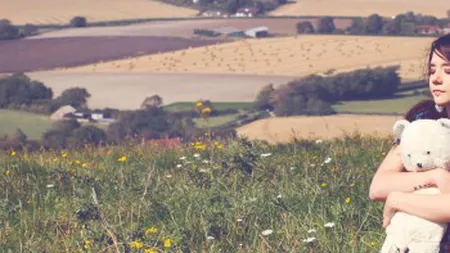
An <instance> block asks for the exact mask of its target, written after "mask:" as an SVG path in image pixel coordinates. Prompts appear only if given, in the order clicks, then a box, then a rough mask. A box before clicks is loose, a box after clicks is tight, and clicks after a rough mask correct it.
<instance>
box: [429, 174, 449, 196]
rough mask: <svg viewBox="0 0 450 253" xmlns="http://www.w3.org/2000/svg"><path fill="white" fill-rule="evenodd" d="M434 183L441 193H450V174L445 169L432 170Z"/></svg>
mask: <svg viewBox="0 0 450 253" xmlns="http://www.w3.org/2000/svg"><path fill="white" fill-rule="evenodd" d="M431 173H433V175H432V177H433V183H434V185H436V187H437V188H439V190H440V191H441V193H450V172H448V171H446V170H444V169H435V170H432V171H431Z"/></svg>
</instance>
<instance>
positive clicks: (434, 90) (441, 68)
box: [429, 52, 450, 106]
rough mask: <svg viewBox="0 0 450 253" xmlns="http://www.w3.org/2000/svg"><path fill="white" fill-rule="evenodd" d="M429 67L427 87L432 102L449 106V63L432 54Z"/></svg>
mask: <svg viewBox="0 0 450 253" xmlns="http://www.w3.org/2000/svg"><path fill="white" fill-rule="evenodd" d="M429 67H430V69H429V74H430V76H429V77H430V78H429V86H430V91H431V94H432V95H433V99H434V102H435V103H436V104H438V105H441V106H450V62H449V61H448V60H445V58H444V57H442V56H441V55H440V54H439V53H436V52H434V53H433V55H432V57H431V62H430V66H429Z"/></svg>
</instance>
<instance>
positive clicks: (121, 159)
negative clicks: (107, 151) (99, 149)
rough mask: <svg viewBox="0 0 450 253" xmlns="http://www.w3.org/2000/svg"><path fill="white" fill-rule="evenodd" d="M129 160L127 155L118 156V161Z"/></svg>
mask: <svg viewBox="0 0 450 253" xmlns="http://www.w3.org/2000/svg"><path fill="white" fill-rule="evenodd" d="M126 160H127V157H126V156H121V157H119V158H117V161H118V162H122V163H123V162H125V161H126Z"/></svg>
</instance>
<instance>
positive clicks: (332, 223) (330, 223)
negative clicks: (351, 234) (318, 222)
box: [323, 222, 335, 228]
mask: <svg viewBox="0 0 450 253" xmlns="http://www.w3.org/2000/svg"><path fill="white" fill-rule="evenodd" d="M334 225H335V224H334V222H327V223H325V225H323V226H324V227H326V228H332V227H334Z"/></svg>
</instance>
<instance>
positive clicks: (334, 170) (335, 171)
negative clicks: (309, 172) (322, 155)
mask: <svg viewBox="0 0 450 253" xmlns="http://www.w3.org/2000/svg"><path fill="white" fill-rule="evenodd" d="M338 171H339V169H338V168H336V167H335V168H332V169H331V172H332V173H337V172H338Z"/></svg>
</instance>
